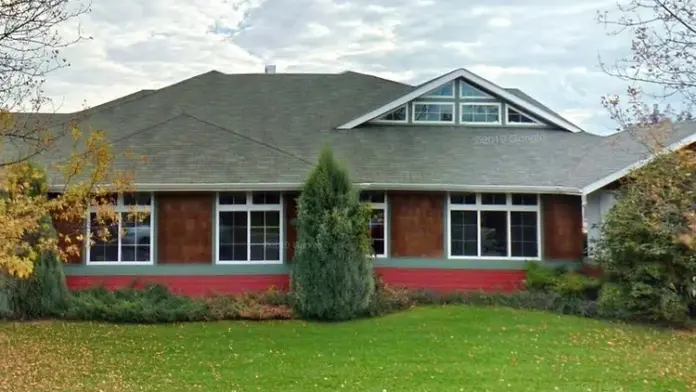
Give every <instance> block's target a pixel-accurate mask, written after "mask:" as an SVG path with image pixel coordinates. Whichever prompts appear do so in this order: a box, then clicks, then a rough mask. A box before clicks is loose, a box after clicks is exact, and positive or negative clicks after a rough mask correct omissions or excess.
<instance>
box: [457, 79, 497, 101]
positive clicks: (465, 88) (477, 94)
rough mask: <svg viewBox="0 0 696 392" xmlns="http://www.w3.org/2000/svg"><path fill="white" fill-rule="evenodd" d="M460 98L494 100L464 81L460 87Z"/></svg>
mask: <svg viewBox="0 0 696 392" xmlns="http://www.w3.org/2000/svg"><path fill="white" fill-rule="evenodd" d="M459 91H460V92H459V96H460V97H461V98H467V99H475V98H493V97H491V96H490V95H488V94H486V93H484V92H483V91H481V90H479V89H477V88H476V87H474V86H472V85H470V84H469V83H466V82H464V81H462V82H461V84H460V85H459Z"/></svg>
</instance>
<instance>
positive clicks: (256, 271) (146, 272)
mask: <svg viewBox="0 0 696 392" xmlns="http://www.w3.org/2000/svg"><path fill="white" fill-rule="evenodd" d="M63 271H64V272H65V275H66V276H116V275H123V276H168V275H176V276H187V275H190V276H197V275H287V274H289V273H290V266H289V265H288V264H246V265H245V264H162V263H160V264H154V265H117V264H115V265H75V264H69V265H64V266H63Z"/></svg>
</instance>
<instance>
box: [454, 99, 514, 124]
mask: <svg viewBox="0 0 696 392" xmlns="http://www.w3.org/2000/svg"><path fill="white" fill-rule="evenodd" d="M464 106H497V107H498V122H475V121H463V120H462V117H463V116H464ZM457 120H458V121H459V123H460V124H466V125H480V126H488V125H494V126H495V125H502V124H503V107H502V104H501V103H500V102H463V103H460V104H459V118H458V119H457Z"/></svg>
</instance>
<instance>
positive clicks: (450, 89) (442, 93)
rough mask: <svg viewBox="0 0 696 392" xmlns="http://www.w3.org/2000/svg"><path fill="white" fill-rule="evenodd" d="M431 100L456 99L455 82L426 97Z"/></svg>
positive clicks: (437, 89)
mask: <svg viewBox="0 0 696 392" xmlns="http://www.w3.org/2000/svg"><path fill="white" fill-rule="evenodd" d="M425 96H426V97H429V98H454V82H449V83H447V84H445V85H443V86H440V87H438V88H436V89H435V90H433V91H431V92H429V93H428V94H426V95H425Z"/></svg>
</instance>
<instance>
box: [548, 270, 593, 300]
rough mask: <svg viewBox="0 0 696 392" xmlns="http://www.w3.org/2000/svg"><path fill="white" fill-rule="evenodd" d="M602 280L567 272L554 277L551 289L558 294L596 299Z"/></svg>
mask: <svg viewBox="0 0 696 392" xmlns="http://www.w3.org/2000/svg"><path fill="white" fill-rule="evenodd" d="M601 288H602V282H601V281H600V280H599V279H597V278H592V277H589V276H585V275H582V274H580V273H577V272H569V273H567V274H564V275H561V276H559V277H557V278H556V281H555V282H554V284H553V286H552V287H551V291H552V292H554V293H557V294H560V295H566V296H570V297H580V298H586V299H591V300H596V299H597V297H599V290H600V289H601Z"/></svg>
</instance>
